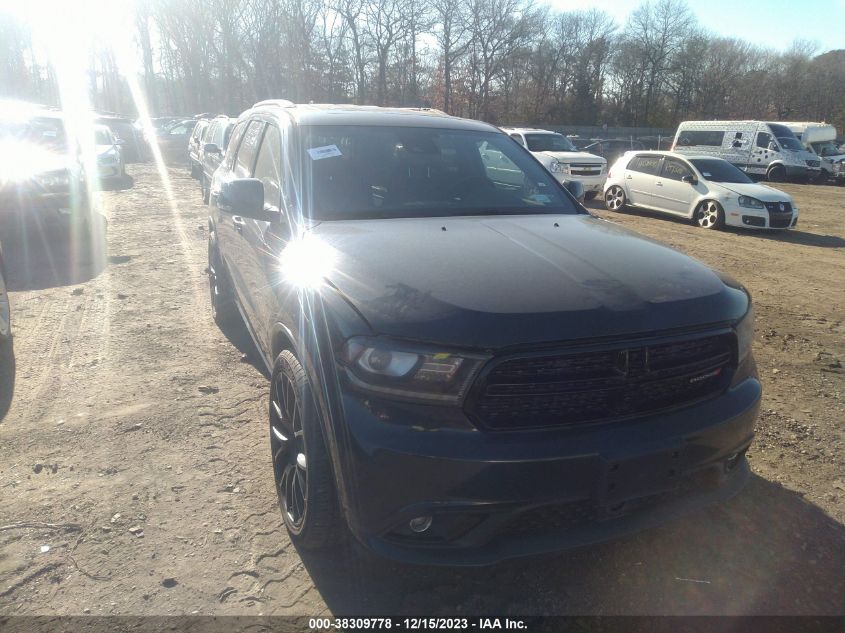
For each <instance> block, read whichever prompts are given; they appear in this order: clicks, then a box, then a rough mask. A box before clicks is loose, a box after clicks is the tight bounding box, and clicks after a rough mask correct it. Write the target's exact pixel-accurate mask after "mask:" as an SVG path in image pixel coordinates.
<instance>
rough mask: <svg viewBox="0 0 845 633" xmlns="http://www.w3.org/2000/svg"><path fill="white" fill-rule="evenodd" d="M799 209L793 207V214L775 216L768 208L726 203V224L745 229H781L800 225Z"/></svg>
mask: <svg viewBox="0 0 845 633" xmlns="http://www.w3.org/2000/svg"><path fill="white" fill-rule="evenodd" d="M798 214H799V213H798V209H796V208H795V207H792V211H791V214H790V213H786V214H782V215H783V217H781V214H778V215H775V216H773V215H772V214H771V213H770V212H769V210H768V209H752V208H748V207H741V206H739V205H738V204H733V205H730V206H729V205H725V224H726V225H728V226H735V227H740V228H744V229H763V230H773V231H781V230H784V229H793V228H795V227H796V226H797V225H798Z"/></svg>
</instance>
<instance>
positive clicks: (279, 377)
mask: <svg viewBox="0 0 845 633" xmlns="http://www.w3.org/2000/svg"><path fill="white" fill-rule="evenodd" d="M269 415H270V451H271V456H272V458H273V476H274V480H275V482H276V493H277V495H278V498H279V507H280V508H281V510H282V516H283V518H284V522H285V527H286V528H287V530H288V533H289V534H290V538H291V540H292V541H293V542H294V544H295V545H297V546H299V547H302V548H303V549H309V550H314V549H322V548H325V547H328V546H330V545H333V544H334V543H336V542H337V541H338V540H339V538H340V536H341V534H342V530H341V525H342V522H341V519H340V512H339V511H338V503H337V494H336V491H335V486H334V476H333V471H332V466H331V462H330V458H329V453H328V451H327V450H326V444H325V440H324V438H323V430H322V425H321V422H320V417H319V415H320V414H319V412H318V410H317V407H316V404H315V402H314V397H313V394H312V392H311V385H310V382H309V380H308V376H307V375H306V374H305V370H304V369H303V367H302V365H301V364H300V363H299V360H298V359H297V358H296V356H294V354H293V353H292V352H290V351H289V350H284V351H283V352H282V353H281V354H279V355H278V357H277V358H276V362H275V363H274V364H273V375H272V378H271V382H270V412H269Z"/></svg>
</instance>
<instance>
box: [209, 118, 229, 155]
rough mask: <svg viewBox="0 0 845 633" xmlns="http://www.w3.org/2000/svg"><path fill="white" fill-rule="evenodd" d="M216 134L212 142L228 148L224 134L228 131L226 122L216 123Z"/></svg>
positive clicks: (222, 147)
mask: <svg viewBox="0 0 845 633" xmlns="http://www.w3.org/2000/svg"><path fill="white" fill-rule="evenodd" d="M214 125H215V127H214V136H212V137H211V142H212V143H214V144H215V145H217V147H219V148H220V149H226V143H225V142H224V141H223V135H224V133H225V131H226V124H225V123H224V122H222V121H220V122H219V123H215V124H214Z"/></svg>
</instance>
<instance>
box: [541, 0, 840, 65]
mask: <svg viewBox="0 0 845 633" xmlns="http://www.w3.org/2000/svg"><path fill="white" fill-rule="evenodd" d="M541 1H543V2H544V3H545V4H549V5H551V6H552V7H554V8H555V9H558V10H561V11H566V10H571V9H589V8H593V7H595V8H596V9H601V10H602V11H606V12H607V13H609V14H610V15H612V16H613V17H614V18H616V21H617V22H618V23H619V24H624V23H625V18H627V16H628V14H629V13H630V12H631V11H632V10H633V9H635V8H636V7H638V6H639V5H640V1H639V0H627V1H625V0H541ZM688 5H689V7H690V9H691V10H692V12H693V13H694V14H695V15H696V17H697V18H698V21H699V22H700V23H701V24H702V25H703V26H704V27H705V28H707V29H709V30H711V31H713V32H715V33H718V34H719V35H725V36H728V37H736V38H739V39H744V40H748V41H750V42H753V43H759V44H764V45H765V46H768V47H771V48H775V49H778V50H784V49H786V48H788V47H789V45H790V44H791V43H792V42H793V40H795V39H804V40H810V41H813V42H815V43H817V44H818V46H819V51H818V52H820V53H823V52H825V51H829V50H832V49H836V48H845V0H688ZM760 34H765V36H764V37H760ZM757 38H759V39H757Z"/></svg>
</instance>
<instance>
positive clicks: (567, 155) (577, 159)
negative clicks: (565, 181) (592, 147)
mask: <svg viewBox="0 0 845 633" xmlns="http://www.w3.org/2000/svg"><path fill="white" fill-rule="evenodd" d="M533 153H534V155H535V156H546V157H548V158H554V159H555V160H557V161H559V162H561V163H601V164H604V163H606V162H607V161H606V160H605V159H604V158H602V157H601V156H596V155H595V154H590V153H589V152H533Z"/></svg>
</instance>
